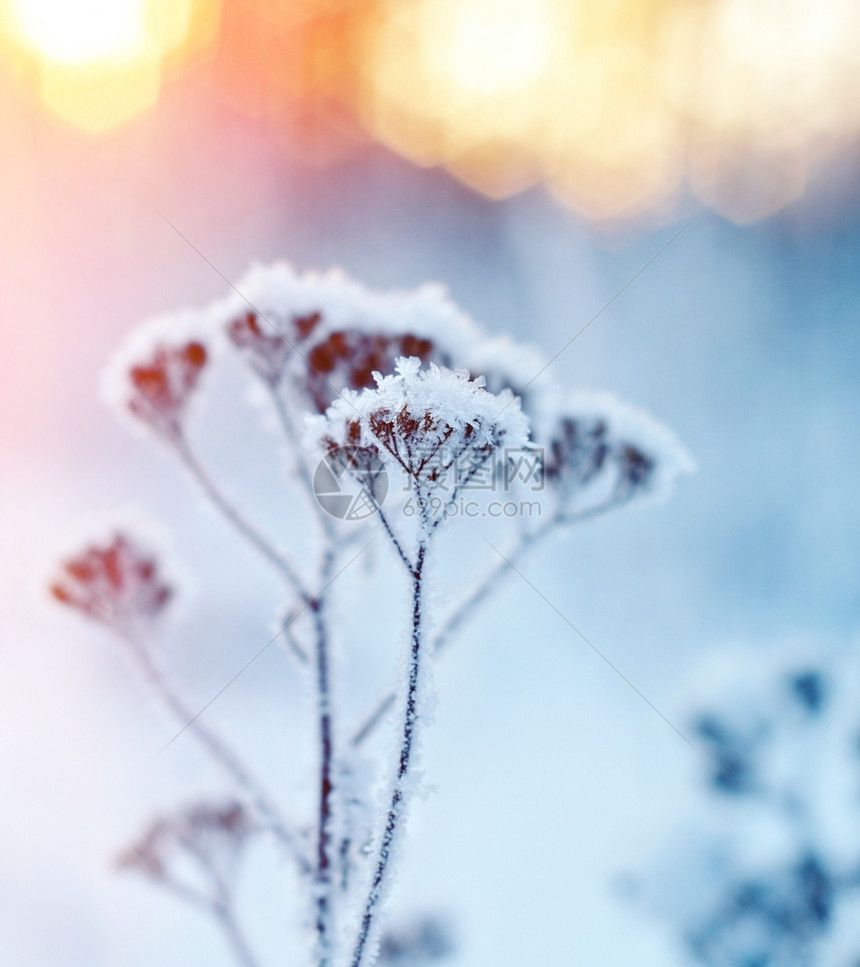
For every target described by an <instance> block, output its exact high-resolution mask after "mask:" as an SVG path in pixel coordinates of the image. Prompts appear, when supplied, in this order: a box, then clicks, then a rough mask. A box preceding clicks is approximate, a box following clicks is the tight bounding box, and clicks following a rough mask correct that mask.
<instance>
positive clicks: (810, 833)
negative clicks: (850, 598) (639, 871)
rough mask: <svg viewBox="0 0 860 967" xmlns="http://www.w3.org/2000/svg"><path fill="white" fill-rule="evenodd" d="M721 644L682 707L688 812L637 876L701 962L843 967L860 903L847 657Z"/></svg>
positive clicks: (855, 954) (854, 714) (858, 942)
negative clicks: (703, 680)
mask: <svg viewBox="0 0 860 967" xmlns="http://www.w3.org/2000/svg"><path fill="white" fill-rule="evenodd" d="M735 658H736V660H734V661H733V660H732V659H731V656H729V655H726V656H723V658H722V660H721V662H720V667H719V669H715V668H714V667H710V668H709V669H708V673H709V675H708V677H709V679H710V684H709V687H708V692H709V693H710V696H709V697H707V698H703V699H700V700H699V701H698V702H696V706H697V707H696V708H695V709H694V711H693V712H692V713H691V714H690V715H689V717H688V720H689V727H690V734H691V736H692V737H694V738H695V740H696V742H697V745H698V746H699V748H700V749H701V750H702V752H703V753H704V780H705V785H704V789H703V794H704V796H705V805H703V808H702V809H701V810H699V816H700V817H701V819H700V821H699V822H698V823H697V824H696V825H695V827H694V828H692V829H687V830H685V831H684V832H683V833H679V834H678V836H677V839H676V840H675V841H672V842H671V843H670V849H669V851H668V852H667V855H666V857H665V858H664V859H663V860H662V861H660V862H659V864H658V865H659V868H660V869H661V872H659V873H655V874H654V875H653V876H652V877H651V879H650V882H649V883H648V893H649V894H650V897H651V905H652V906H653V907H654V908H655V909H656V911H657V912H658V914H659V915H661V916H663V917H668V918H669V919H671V920H672V921H674V922H675V924H676V925H677V928H678V930H679V932H680V934H681V937H682V939H683V942H684V944H685V946H686V948H687V950H688V951H689V953H690V955H691V956H692V958H693V959H694V960H695V961H696V962H697V963H701V964H704V965H707V967H749V965H752V964H756V965H762V967H813V965H815V967H855V965H856V964H857V963H858V962H860V939H858V935H857V934H856V929H855V928H856V921H857V915H858V913H860V767H858V765H860V759H858V748H860V742H858V739H860V705H858V701H857V699H858V697H860V696H858V692H857V688H856V676H855V672H856V669H855V668H853V667H850V666H848V665H847V664H846V663H845V661H844V659H839V658H834V657H833V656H831V657H830V658H829V659H828V658H826V657H825V656H824V655H822V654H806V655H803V656H797V655H794V656H790V657H781V656H779V655H777V656H773V657H771V658H770V659H769V660H767V661H765V662H763V663H760V664H759V667H758V668H756V667H755V662H754V661H751V660H750V659H749V658H746V660H744V658H742V657H738V656H735Z"/></svg>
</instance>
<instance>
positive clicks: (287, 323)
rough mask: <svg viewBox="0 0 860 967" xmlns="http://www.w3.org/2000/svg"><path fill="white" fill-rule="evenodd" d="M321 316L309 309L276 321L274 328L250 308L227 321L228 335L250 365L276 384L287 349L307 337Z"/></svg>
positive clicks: (262, 376) (273, 384)
mask: <svg viewBox="0 0 860 967" xmlns="http://www.w3.org/2000/svg"><path fill="white" fill-rule="evenodd" d="M320 319H321V316H320V313H319V312H310V313H307V314H306V315H302V316H292V317H290V318H289V319H287V320H283V321H279V324H278V326H277V328H276V327H275V325H273V323H272V321H271V320H270V319H268V318H262V317H261V316H260V315H259V313H258V312H256V311H254V310H253V309H251V310H248V311H246V312H243V313H241V314H240V315H238V316H237V317H235V318H234V319H231V320H230V321H229V322H228V324H227V336H228V338H229V339H230V342H231V343H232V344H233V345H234V346H235V347H236V349H238V350H239V351H240V352H241V353H242V354H243V355H244V356H245V357H246V358H247V360H248V362H249V364H250V366H251V369H253V371H254V372H255V373H256V374H257V375H258V376H259V377H260V378H261V379H263V380H264V381H265V382H267V383H269V385H271V386H277V385H278V383H280V381H281V379H282V377H283V374H284V367H285V366H286V363H287V360H288V358H289V355H290V352H291V351H292V350H293V349H295V348H296V347H297V346H298V345H300V344H301V343H303V342H305V340H307V339H308V337H309V336H310V335H311V333H312V332H313V331H314V329H316V327H317V325H318V324H319V322H320Z"/></svg>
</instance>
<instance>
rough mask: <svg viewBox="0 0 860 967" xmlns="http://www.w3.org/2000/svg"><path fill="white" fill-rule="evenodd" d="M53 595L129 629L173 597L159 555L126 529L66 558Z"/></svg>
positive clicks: (148, 618) (157, 612)
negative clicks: (107, 539) (158, 560)
mask: <svg viewBox="0 0 860 967" xmlns="http://www.w3.org/2000/svg"><path fill="white" fill-rule="evenodd" d="M51 594H52V595H53V596H54V598H56V600H57V601H60V602H61V603H62V604H66V605H68V606H69V607H72V608H76V609H77V610H78V611H80V612H81V613H82V614H85V615H86V616H87V617H89V618H93V619H94V620H96V621H101V622H104V623H105V624H108V625H110V626H112V627H115V628H121V629H124V630H128V629H129V628H131V627H134V626H138V625H140V624H141V623H146V622H149V621H152V620H153V619H155V618H157V617H158V616H159V615H160V614H161V613H162V611H163V610H164V609H165V607H166V606H167V604H168V603H169V602H170V600H171V598H172V597H173V594H174V591H173V588H172V587H171V586H170V585H169V584H167V583H166V582H165V581H164V580H163V579H162V577H161V575H160V574H159V569H158V564H157V561H156V559H155V558H154V557H153V556H152V555H151V554H150V553H148V552H147V551H145V550H143V549H142V548H141V547H140V546H139V545H138V544H137V543H136V542H135V541H133V540H132V539H131V538H130V537H128V536H127V535H126V534H122V533H117V534H115V535H114V536H113V538H112V539H111V540H110V541H109V542H108V543H106V544H103V545H99V544H90V545H89V546H87V547H85V548H84V549H83V550H82V551H81V552H80V553H78V554H76V555H75V556H74V557H71V558H69V559H68V560H66V561H64V562H63V564H62V565H61V568H60V573H59V575H58V576H57V578H56V579H55V580H54V581H53V583H52V584H51Z"/></svg>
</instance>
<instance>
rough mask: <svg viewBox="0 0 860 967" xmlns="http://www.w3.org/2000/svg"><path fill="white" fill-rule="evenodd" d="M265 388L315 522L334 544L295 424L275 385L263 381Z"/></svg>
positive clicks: (330, 521) (331, 528)
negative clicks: (315, 519) (314, 515)
mask: <svg viewBox="0 0 860 967" xmlns="http://www.w3.org/2000/svg"><path fill="white" fill-rule="evenodd" d="M265 383H266V387H267V389H268V391H269V395H270V397H271V399H272V404H273V405H274V407H275V412H276V413H277V416H278V422H279V423H280V425H281V430H282V431H283V434H284V438H285V439H286V441H287V444H288V445H289V447H290V449H291V450H292V454H293V460H294V461H295V465H296V469H297V471H298V476H299V480H300V481H301V483H302V486H303V487H304V489H305V490H306V491H307V494H308V497H309V498H310V502H311V505H312V506H313V508H314V511H315V513H316V517H317V520H318V522H319V525H320V529H321V530H322V532H323V535H324V536H325V538H326V540H327V541H328V543H329V544H331V543H333V542H334V526H333V522H332V518H331V517H330V516H329V514H327V513H326V511H325V510H323V508H322V507H321V506H320V503H319V501H318V500H317V499H316V494H315V493H314V484H313V480H312V479H311V474H310V470H309V469H308V465H307V463H306V462H305V456H304V452H303V450H302V446H301V441H300V440H299V435H298V432H297V431H296V427H295V424H294V423H293V420H292V417H291V416H290V413H289V410H288V409H287V404H286V402H285V401H284V398H283V396H282V395H281V394H280V393H279V392H278V387H277V385H275V384H273V383H271V382H269V381H268V380H266V381H265Z"/></svg>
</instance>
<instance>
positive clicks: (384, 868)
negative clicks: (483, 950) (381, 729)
mask: <svg viewBox="0 0 860 967" xmlns="http://www.w3.org/2000/svg"><path fill="white" fill-rule="evenodd" d="M426 555H427V545H426V542H425V541H423V540H422V542H421V543H419V546H418V552H417V554H416V557H415V567H414V569H413V572H412V633H411V636H410V648H409V670H408V675H407V679H406V695H405V699H404V710H403V726H402V730H401V739H400V749H399V754H398V760H397V769H396V775H395V779H394V785H393V788H392V791H391V802H390V804H389V806H388V811H387V813H386V817H385V825H384V827H383V830H382V835H381V836H380V839H379V848H378V851H377V858H376V865H375V868H374V871H373V877H372V879H371V882H370V888H369V890H368V894H367V899H366V900H365V903H364V911H363V914H362V918H361V923H360V925H359V930H358V937H357V938H356V942H355V947H354V949H353V954H352V960H351V967H362V964H365V963H368V959H367V954H368V951H369V950H370V949H371V948H370V947H369V946H368V941H369V940H370V938H371V935H372V932H373V928H374V921H375V919H376V917H377V915H378V913H379V907H380V904H381V901H382V899H383V896H384V891H385V886H386V876H387V874H388V873H389V863H390V860H391V854H392V851H393V850H394V848H395V842H396V840H397V838H398V836H399V835H400V834H401V832H402V826H403V820H404V813H405V810H406V800H407V796H408V778H409V773H410V768H411V766H412V762H413V759H414V755H413V753H414V751H415V734H416V729H417V728H418V725H419V713H418V698H419V687H420V683H421V672H422V668H421V663H422V661H424V660H425V655H424V651H425V644H426V643H425V641H424V615H423V583H424V562H425V559H426Z"/></svg>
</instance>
